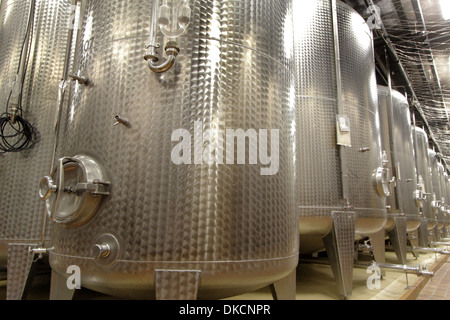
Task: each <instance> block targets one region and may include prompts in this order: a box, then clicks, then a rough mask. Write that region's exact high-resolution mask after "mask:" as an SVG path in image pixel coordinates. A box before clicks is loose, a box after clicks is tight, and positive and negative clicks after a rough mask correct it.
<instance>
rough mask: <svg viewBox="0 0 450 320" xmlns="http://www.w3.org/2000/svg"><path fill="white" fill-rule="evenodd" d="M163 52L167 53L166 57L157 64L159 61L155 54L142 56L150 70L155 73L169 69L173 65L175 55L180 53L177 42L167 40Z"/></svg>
mask: <svg viewBox="0 0 450 320" xmlns="http://www.w3.org/2000/svg"><path fill="white" fill-rule="evenodd" d="M165 52H166V54H167V59H166V60H165V61H164V62H163V63H161V64H157V63H158V61H159V58H158V56H157V54H147V55H145V56H144V59H145V60H146V61H147V63H148V67H149V68H150V70H152V71H153V72H155V73H164V72H167V71H169V70H170V69H171V68H172V67H173V66H174V64H175V62H176V57H177V56H178V54H179V53H180V49H179V47H178V44H177V43H176V42H172V41H171V42H168V43H167V45H166V47H165Z"/></svg>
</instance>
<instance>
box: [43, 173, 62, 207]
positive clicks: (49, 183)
mask: <svg viewBox="0 0 450 320" xmlns="http://www.w3.org/2000/svg"><path fill="white" fill-rule="evenodd" d="M57 190H58V186H56V185H55V184H54V182H53V179H52V177H50V176H45V177H44V178H42V180H41V183H40V184H39V198H40V199H41V200H42V201H46V200H48V199H49V198H50V196H51V195H52V193H56V191H57Z"/></svg>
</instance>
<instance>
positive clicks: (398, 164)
mask: <svg viewBox="0 0 450 320" xmlns="http://www.w3.org/2000/svg"><path fill="white" fill-rule="evenodd" d="M378 101H379V106H380V108H379V114H380V123H381V132H382V148H383V152H384V153H385V155H386V159H385V160H387V161H388V166H389V170H390V172H391V174H392V178H393V179H394V180H393V181H392V184H391V192H390V196H389V197H388V198H387V205H388V208H389V210H388V217H389V219H388V223H387V224H386V227H385V229H386V231H387V232H389V231H391V230H392V229H393V228H394V226H395V223H394V217H396V216H406V218H407V222H406V232H408V233H410V232H413V231H416V230H417V228H418V227H419V225H420V206H421V194H420V191H419V190H418V186H417V178H416V177H417V176H416V163H415V153H414V142H413V135H412V125H411V112H410V110H409V103H408V100H407V99H406V98H405V97H404V96H403V95H402V94H401V93H400V92H398V91H396V90H392V91H391V90H390V89H389V88H387V87H382V86H378Z"/></svg>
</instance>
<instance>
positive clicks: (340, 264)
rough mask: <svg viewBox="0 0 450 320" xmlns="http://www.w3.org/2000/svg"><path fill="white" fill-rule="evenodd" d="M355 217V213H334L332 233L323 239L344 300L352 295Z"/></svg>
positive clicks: (332, 215)
mask: <svg viewBox="0 0 450 320" xmlns="http://www.w3.org/2000/svg"><path fill="white" fill-rule="evenodd" d="M355 216H356V213H355V212H353V211H342V212H341V211H336V212H332V213H331V217H332V220H333V226H332V228H331V232H330V233H328V235H326V236H325V237H324V238H323V242H324V244H325V248H326V250H327V254H328V258H329V260H330V263H331V268H332V269H333V274H334V278H335V280H336V282H337V285H338V289H339V293H340V294H341V295H342V296H344V298H347V297H350V296H351V295H352V287H353V284H352V282H353V263H354V254H355V251H354V247H355V246H354V243H355Z"/></svg>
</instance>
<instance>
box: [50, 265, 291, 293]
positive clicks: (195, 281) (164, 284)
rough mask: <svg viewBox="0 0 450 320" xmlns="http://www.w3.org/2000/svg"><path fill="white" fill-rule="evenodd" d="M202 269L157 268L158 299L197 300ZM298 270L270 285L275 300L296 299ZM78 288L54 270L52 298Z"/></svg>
mask: <svg viewBox="0 0 450 320" xmlns="http://www.w3.org/2000/svg"><path fill="white" fill-rule="evenodd" d="M200 279H201V271H199V270H192V271H184V270H155V291H156V299H157V300H172V301H175V300H196V299H197V294H198V289H199V287H200ZM296 283H297V282H296V271H293V272H292V273H291V274H289V275H288V276H287V277H286V278H284V279H281V280H280V281H277V282H275V283H273V284H272V285H270V290H271V292H272V296H273V298H274V300H295V298H296V293H297V289H296V288H297V285H296ZM75 291H76V289H69V287H68V286H67V279H66V278H65V277H63V276H60V275H59V274H58V273H56V272H54V271H52V276H51V286H50V300H72V299H73V296H74V294H75Z"/></svg>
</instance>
